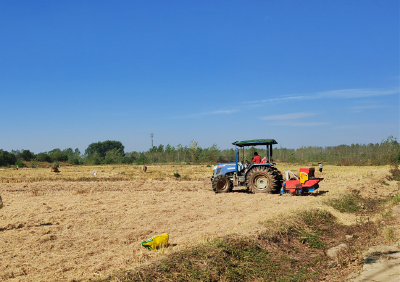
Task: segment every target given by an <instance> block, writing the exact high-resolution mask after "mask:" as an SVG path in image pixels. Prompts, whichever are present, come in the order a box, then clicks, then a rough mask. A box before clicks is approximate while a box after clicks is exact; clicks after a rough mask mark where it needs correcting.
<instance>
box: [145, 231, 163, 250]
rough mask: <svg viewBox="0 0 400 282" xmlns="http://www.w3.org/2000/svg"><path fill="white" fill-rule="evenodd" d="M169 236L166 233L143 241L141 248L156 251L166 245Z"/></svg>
mask: <svg viewBox="0 0 400 282" xmlns="http://www.w3.org/2000/svg"><path fill="white" fill-rule="evenodd" d="M168 239H169V235H168V234H167V233H164V234H161V235H157V236H153V237H151V238H150V239H148V240H146V241H143V242H142V246H143V247H145V248H147V249H149V250H156V249H158V248H159V247H161V246H162V245H164V246H165V245H167V244H168Z"/></svg>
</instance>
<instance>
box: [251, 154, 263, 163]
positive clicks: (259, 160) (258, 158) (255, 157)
mask: <svg viewBox="0 0 400 282" xmlns="http://www.w3.org/2000/svg"><path fill="white" fill-rule="evenodd" d="M260 162H261V157H260V156H259V155H258V153H257V152H254V158H253V163H255V164H259V163H260Z"/></svg>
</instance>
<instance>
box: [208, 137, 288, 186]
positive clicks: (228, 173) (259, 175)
mask: <svg viewBox="0 0 400 282" xmlns="http://www.w3.org/2000/svg"><path fill="white" fill-rule="evenodd" d="M232 144H233V145H235V159H236V161H235V162H234V163H233V162H231V163H223V164H218V165H216V166H214V168H213V176H212V177H211V181H212V186H213V190H214V192H215V193H226V192H230V191H232V189H233V187H241V186H244V187H247V189H248V190H249V191H251V192H253V193H258V192H261V193H265V192H267V193H274V192H278V191H279V190H280V188H281V186H282V182H283V178H282V174H281V173H280V172H279V171H278V170H277V169H276V168H275V167H274V165H275V163H274V162H273V158H272V145H273V144H278V142H276V141H275V140H274V139H256V140H246V141H235V142H233V143H232ZM253 146H265V151H266V156H265V157H264V158H263V159H262V160H261V162H260V163H258V164H251V163H248V162H245V158H244V151H245V147H253ZM241 149H242V150H241Z"/></svg>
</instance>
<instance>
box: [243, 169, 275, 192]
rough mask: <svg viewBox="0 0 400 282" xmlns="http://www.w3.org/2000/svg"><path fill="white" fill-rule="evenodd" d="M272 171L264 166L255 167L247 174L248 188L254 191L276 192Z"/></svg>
mask: <svg viewBox="0 0 400 282" xmlns="http://www.w3.org/2000/svg"><path fill="white" fill-rule="evenodd" d="M275 182H276V181H275V179H274V175H273V173H272V171H270V170H269V169H268V168H266V167H264V166H260V167H255V168H253V169H252V170H251V171H250V172H249V174H248V176H247V188H248V189H249V190H250V191H252V192H253V193H273V192H276V191H275V190H276V189H274V188H275V186H276V185H275Z"/></svg>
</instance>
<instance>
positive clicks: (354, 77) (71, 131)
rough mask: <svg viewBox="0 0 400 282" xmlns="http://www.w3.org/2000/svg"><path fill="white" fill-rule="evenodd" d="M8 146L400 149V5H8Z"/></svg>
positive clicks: (3, 85)
mask: <svg viewBox="0 0 400 282" xmlns="http://www.w3.org/2000/svg"><path fill="white" fill-rule="evenodd" d="M0 26H1V27H0V38H1V41H0V42H1V44H0V98H1V100H0V101H1V104H0V105H1V111H0V148H1V149H4V150H8V151H10V150H12V149H30V150H31V151H33V152H35V153H39V152H43V151H49V150H52V149H54V148H61V149H65V148H68V147H72V148H74V149H75V148H79V149H80V150H81V151H82V152H84V150H85V149H86V148H87V146H88V145H89V144H90V143H93V142H98V141H105V140H118V141H121V142H122V143H123V144H124V145H125V151H133V150H135V151H144V150H147V149H148V148H149V147H150V145H151V141H150V133H153V134H154V145H159V144H164V145H166V144H168V143H169V144H171V145H173V146H176V145H178V144H182V145H189V143H190V141H191V140H195V141H197V142H198V143H199V145H200V146H201V147H209V146H212V144H214V143H216V144H218V146H219V147H220V148H222V149H225V148H231V143H232V142H233V141H236V140H246V139H255V138H274V139H276V140H277V141H278V143H279V145H278V147H279V146H282V147H286V148H298V147H301V146H336V145H340V144H352V143H363V144H367V143H376V142H380V141H382V140H383V139H386V138H387V137H388V136H390V135H393V136H395V137H397V138H398V139H399V123H400V120H399V106H400V105H399V1H397V0H386V1H368V0H351V1H295V0H293V1H289V0H287V1H268V0H265V1H235V0H228V1H207V0H202V1H161V0H160V1H151V0H150V1H40V0H38V1H0Z"/></svg>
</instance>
